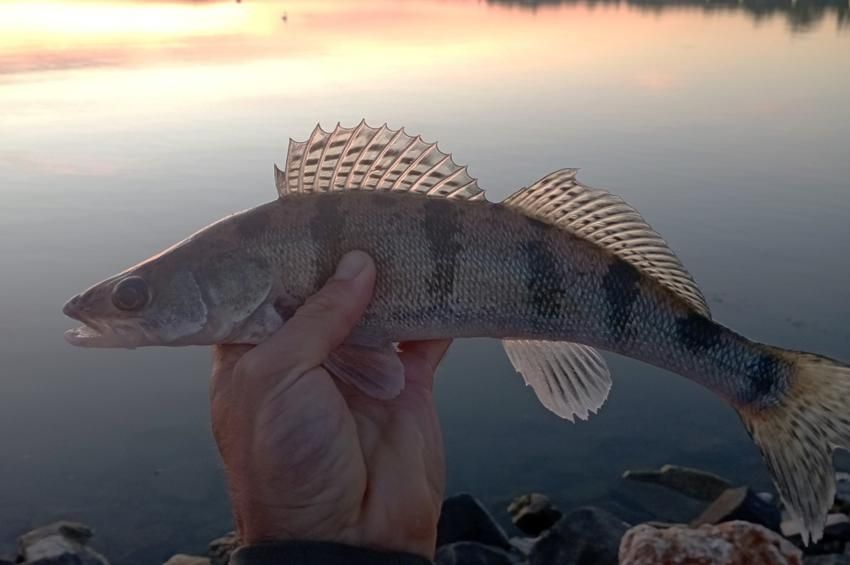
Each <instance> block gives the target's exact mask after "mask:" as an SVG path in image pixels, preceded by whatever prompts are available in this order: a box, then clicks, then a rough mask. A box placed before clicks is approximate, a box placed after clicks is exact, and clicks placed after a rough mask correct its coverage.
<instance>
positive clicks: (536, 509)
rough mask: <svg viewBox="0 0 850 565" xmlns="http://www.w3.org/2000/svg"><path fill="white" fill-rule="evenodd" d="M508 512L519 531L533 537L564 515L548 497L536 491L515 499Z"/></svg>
mask: <svg viewBox="0 0 850 565" xmlns="http://www.w3.org/2000/svg"><path fill="white" fill-rule="evenodd" d="M508 513H509V514H510V515H511V520H513V523H514V525H515V526H516V527H517V528H518V529H519V531H521V532H522V533H524V534H528V535H530V536H533V537H536V536H539V535H540V534H542V533H543V532H545V531H546V530H548V529H549V528H551V527H552V525H553V524H554V523H555V522H557V521H558V520H560V519H561V516H562V514H561V511H560V510H558V509H557V508H556V507H555V505H554V504H552V501H551V500H549V498H548V497H546V496H544V495H542V494H538V493H536V492H534V493H531V494H524V495H522V496H518V497H516V498H515V499H513V501H512V502H511V503H510V505H509V506H508Z"/></svg>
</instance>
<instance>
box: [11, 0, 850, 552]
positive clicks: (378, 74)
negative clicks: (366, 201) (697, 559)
mask: <svg viewBox="0 0 850 565" xmlns="http://www.w3.org/2000/svg"><path fill="white" fill-rule="evenodd" d="M535 4H537V3H535V2H480V1H468V2H467V1H460V0H458V1H451V0H431V1H416V0H411V1H405V2H398V1H393V0H383V1H369V2H353V1H352V2H342V1H321V2H306V1H303V0H301V1H299V0H293V1H286V2H268V3H260V2H251V1H250V0H246V1H243V2H242V3H238V4H237V3H231V2H176V1H156V2H153V1H152V2H141V1H139V2H132V1H128V2H14V1H12V2H9V1H7V2H3V3H2V4H0V290H2V292H0V360H2V369H0V453H2V457H0V550H2V551H5V552H11V550H12V546H13V543H14V539H15V536H16V535H18V534H20V533H21V532H23V531H25V530H27V529H28V528H30V527H32V526H35V525H40V524H43V523H45V522H49V521H52V520H56V519H60V518H72V519H78V520H82V521H84V522H87V523H89V524H92V525H94V526H95V527H96V528H97V537H96V538H95V546H96V547H98V548H100V549H101V550H103V551H104V552H105V553H106V554H107V555H108V556H109V557H110V558H111V559H112V560H113V562H114V563H116V564H119V565H121V564H136V563H139V564H150V563H159V562H161V560H162V559H163V558H165V557H167V556H169V555H171V554H172V553H174V552H177V551H186V552H193V551H194V552H199V551H203V549H204V548H205V545H206V542H207V541H208V540H210V539H211V538H213V537H216V536H217V535H219V534H221V533H223V532H224V531H226V530H228V529H229V528H230V527H231V522H230V515H229V507H228V501H227V498H226V494H225V485H224V483H223V479H222V473H221V469H220V465H219V462H218V460H217V454H216V452H215V449H214V446H213V443H212V440H211V437H210V432H209V417H208V405H207V379H208V374H209V370H210V361H209V352H208V351H207V350H206V349H204V348H184V349H173V350H170V349H142V350H136V351H111V350H102V351H97V350H81V349H75V348H72V347H70V346H68V345H66V344H65V342H64V341H63V339H62V332H63V330H65V329H66V328H69V327H72V326H73V325H74V324H73V322H71V321H70V320H67V319H64V318H63V317H62V315H61V312H60V310H61V306H62V304H63V303H64V301H65V300H66V299H67V298H68V297H69V296H70V295H71V294H73V293H75V292H77V291H78V290H80V289H81V288H82V287H85V286H87V285H89V284H90V283H92V282H95V281H96V280H100V279H102V278H103V277H105V276H107V275H110V274H112V273H114V272H117V271H118V270H120V269H123V268H124V267H126V266H128V265H130V264H133V263H135V262H137V261H139V260H141V259H144V258H146V257H147V256H149V255H151V254H152V253H154V252H156V251H158V250H160V249H161V248H163V247H165V246H167V245H169V244H170V243H172V242H174V241H176V240H179V239H181V238H183V237H184V236H185V235H187V234H188V233H190V232H192V231H194V230H195V229H197V228H200V227H202V226H204V225H206V224H207V223H209V222H211V221H213V220H215V219H218V218H219V217H221V216H223V215H225V214H228V213H230V212H233V211H236V210H240V209H244V208H247V207H251V206H254V205H256V204H259V203H262V202H264V201H267V200H270V199H272V198H274V197H275V191H274V184H273V175H272V163H273V162H275V161H277V162H278V163H280V162H282V160H283V155H284V150H285V148H286V145H287V140H288V138H289V137H290V136H291V137H295V138H300V139H303V138H305V137H306V136H307V134H308V133H309V132H310V131H311V129H312V128H313V126H314V125H315V124H316V123H317V122H322V123H323V124H324V125H325V126H326V127H332V126H333V125H334V124H335V123H336V122H338V121H339V122H342V123H343V124H344V125H348V124H355V123H357V122H358V121H359V120H360V119H361V118H366V119H367V120H368V121H369V122H370V123H372V124H380V123H383V122H388V123H389V124H390V125H391V126H393V127H399V126H406V128H407V130H408V131H409V132H411V133H414V134H415V133H421V134H422V135H423V136H424V137H425V139H426V140H439V141H440V147H441V148H442V149H444V150H446V151H451V152H453V153H454V155H455V160H456V161H458V162H460V163H466V164H469V165H470V172H471V174H473V175H474V176H477V177H478V178H479V179H480V184H481V186H482V187H484V188H485V189H486V190H487V191H488V196H489V198H490V199H491V200H501V199H502V198H504V197H505V196H507V195H508V194H510V193H511V192H513V191H514V190H515V189H516V188H518V187H521V186H524V185H526V184H528V183H530V182H533V181H534V180H536V179H538V178H539V177H541V176H543V175H544V174H546V173H548V172H550V171H552V170H554V169H557V168H560V167H564V166H574V167H581V168H582V172H581V173H580V176H581V178H582V180H584V181H585V182H586V183H589V184H591V185H595V186H601V187H607V188H609V189H611V190H613V191H614V192H617V193H619V194H621V195H622V196H623V197H624V198H625V199H626V200H627V201H629V202H630V203H632V204H633V205H635V206H636V207H637V208H638V209H639V210H641V211H642V212H643V214H644V216H645V217H646V218H647V219H648V220H649V222H650V223H652V225H653V226H654V227H655V228H656V229H657V230H658V231H659V232H660V233H662V234H663V235H664V236H665V237H666V238H667V240H668V241H669V243H670V244H671V246H672V247H673V248H674V249H675V250H676V251H677V252H678V254H679V255H680V257H681V258H682V260H683V261H684V263H685V264H686V265H687V266H688V267H689V268H690V270H691V271H692V273H693V275H694V277H695V278H696V279H697V281H698V282H700V283H701V285H702V287H703V289H704V291H705V294H706V296H707V297H708V299H709V302H710V305H711V307H712V309H713V311H714V314H715V317H716V318H717V319H718V320H720V321H722V322H724V323H726V324H728V325H730V326H732V327H734V328H736V329H737V330H739V331H741V332H743V333H745V334H747V335H749V336H751V337H753V338H756V339H759V340H764V341H769V342H772V343H775V344H777V345H782V346H786V347H793V348H800V349H807V350H813V351H817V352H820V353H823V354H827V355H830V356H834V357H838V358H844V359H848V358H850V324H848V320H850V284H848V282H850V261H848V251H850V103H848V102H849V101H850V6H848V3H847V2H846V0H841V2H834V3H829V2H820V1H813V0H798V1H797V2H773V1H772V0H762V1H759V2H757V3H755V4H752V5H751V4H750V3H749V0H743V2H740V3H739V2H730V3H728V4H723V3H715V2H712V3H711V4H710V5H709V4H702V3H701V2H698V1H685V2H676V1H667V0H661V1H652V2H646V3H644V2H641V1H635V2H620V3H606V2H590V3H584V2H564V3H559V2H541V3H539V5H535ZM284 16H285V18H284ZM610 363H611V366H612V370H613V372H614V387H613V389H612V392H611V397H610V399H609V401H608V403H607V404H606V405H605V407H604V408H603V410H602V411H601V413H600V414H599V415H597V416H596V417H594V418H592V419H591V420H590V421H588V422H582V423H579V424H575V425H571V424H569V423H566V422H562V421H560V420H559V419H558V418H557V417H556V416H554V415H552V414H550V413H548V412H547V411H546V410H544V409H543V408H542V407H541V406H539V405H538V403H537V401H536V399H535V398H534V396H533V393H532V391H531V389H527V388H526V387H525V386H523V384H522V380H521V378H520V377H519V376H518V375H516V374H515V373H514V372H513V370H512V369H511V367H510V365H509V364H508V361H507V359H506V358H505V356H504V354H503V353H502V352H501V349H500V347H499V345H498V344H497V343H495V342H489V341H465V342H458V343H456V344H455V345H454V347H453V348H452V350H451V353H450V354H449V356H448V358H447V360H446V362H445V363H444V365H443V367H442V369H441V372H440V375H439V381H438V385H437V397H438V403H439V408H440V412H441V417H442V422H443V425H444V427H445V442H446V447H447V451H448V467H449V473H448V479H449V492H450V493H451V492H457V491H471V492H473V493H474V494H476V495H477V496H479V497H480V498H482V499H483V500H484V501H485V502H486V503H487V504H488V505H489V506H490V507H491V508H492V509H493V510H494V511H495V512H496V513H497V515H498V516H499V517H500V519H504V518H505V513H504V506H505V504H506V503H507V502H508V501H509V500H510V498H511V497H512V496H513V495H516V494H519V493H523V492H527V491H529V490H535V491H541V492H546V493H549V494H551V495H552V496H553V497H554V498H555V499H556V501H557V503H558V504H559V505H560V506H561V507H567V508H568V507H572V506H575V505H579V504H598V505H602V506H606V507H608V508H610V509H613V510H614V511H615V512H618V513H619V514H620V515H621V516H623V517H624V518H627V519H630V520H640V519H646V518H648V517H649V516H650V515H651V514H653V513H655V514H658V515H660V517H661V518H666V519H686V518H688V517H689V516H688V514H687V510H688V509H687V508H685V509H681V508H674V507H673V506H671V505H670V501H671V498H670V497H669V496H667V495H665V494H664V493H662V492H661V491H659V490H655V489H652V488H650V487H647V486H639V485H630V484H623V482H622V481H621V480H620V478H619V477H620V474H621V473H622V472H623V470H625V469H627V468H635V467H649V466H657V465H661V464H664V463H677V464H682V465H691V466H697V467H702V468H705V469H709V470H711V471H714V472H717V473H720V474H723V475H725V476H727V477H729V478H730V479H732V480H734V481H737V482H741V483H745V482H746V483H750V484H753V485H755V486H757V487H759V488H768V487H769V482H768V479H767V476H766V472H765V470H764V469H763V467H762V465H761V462H760V460H759V458H758V454H757V452H756V449H755V447H754V446H753V445H752V444H751V443H750V442H749V440H748V438H747V437H746V434H745V432H744V430H743V428H742V426H741V425H740V423H739V422H738V419H737V417H736V415H735V414H734V412H733V411H732V409H730V408H729V407H727V406H726V405H724V404H722V403H721V402H720V401H719V400H718V399H717V398H715V397H714V396H713V395H712V394H710V393H709V392H708V391H705V390H703V389H701V388H699V387H698V386H696V385H693V384H691V383H689V382H687V381H685V380H683V379H681V378H679V377H676V376H675V375H672V374H669V373H665V372H664V371H661V370H658V369H655V368H652V367H648V366H645V365H642V364H640V363H637V362H633V361H630V360H627V359H622V358H617V357H615V356H610Z"/></svg>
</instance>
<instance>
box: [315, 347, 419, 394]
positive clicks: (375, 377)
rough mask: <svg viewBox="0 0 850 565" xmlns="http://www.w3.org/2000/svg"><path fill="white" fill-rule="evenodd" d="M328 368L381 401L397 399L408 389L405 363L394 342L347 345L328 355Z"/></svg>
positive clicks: (326, 367) (337, 376) (325, 365)
mask: <svg viewBox="0 0 850 565" xmlns="http://www.w3.org/2000/svg"><path fill="white" fill-rule="evenodd" d="M324 367H325V369H327V370H328V372H329V373H331V374H332V375H333V376H334V377H336V378H338V379H339V380H341V381H343V382H345V383H347V384H350V385H351V386H354V387H356V388H357V389H358V390H360V391H361V392H362V393H363V394H366V395H367V396H371V397H372V398H376V399H378V400H390V399H392V398H395V397H396V396H398V395H399V393H401V391H402V390H403V389H404V365H403V364H402V362H401V359H399V356H398V352H397V351H396V350H395V347H394V346H393V345H392V344H389V345H386V346H384V347H367V346H362V345H351V344H343V345H341V346H339V347H338V348H337V349H335V350H334V351H333V352H332V353H331V354H330V355H329V356H328V358H327V360H326V361H325V362H324Z"/></svg>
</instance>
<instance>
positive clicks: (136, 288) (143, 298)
mask: <svg viewBox="0 0 850 565" xmlns="http://www.w3.org/2000/svg"><path fill="white" fill-rule="evenodd" d="M149 301H150V292H149V289H148V283H147V282H145V279H143V278H142V277H136V276H132V277H127V278H126V279H123V280H121V281H119V282H118V284H116V285H115V288H113V289H112V304H114V305H115V307H116V308H118V309H119V310H128V311H132V310H140V309H142V308H144V307H145V306H146V305H147V303H148V302H149Z"/></svg>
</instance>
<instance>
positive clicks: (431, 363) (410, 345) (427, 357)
mask: <svg viewBox="0 0 850 565" xmlns="http://www.w3.org/2000/svg"><path fill="white" fill-rule="evenodd" d="M451 344H452V340H450V339H436V340H430V341H406V342H402V343H400V344H399V345H398V347H399V349H400V350H401V353H400V355H399V356H400V357H401V360H402V362H403V363H404V365H405V367H411V368H412V370H409V372H408V375H407V377H408V379H410V380H412V381H418V382H419V383H421V384H422V385H423V386H425V387H427V388H428V389H429V390H430V389H432V388H433V387H434V373H435V372H436V370H437V366H438V365H439V364H440V361H442V360H443V357H444V356H445V354H446V351H448V350H449V346H450V345H451Z"/></svg>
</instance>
